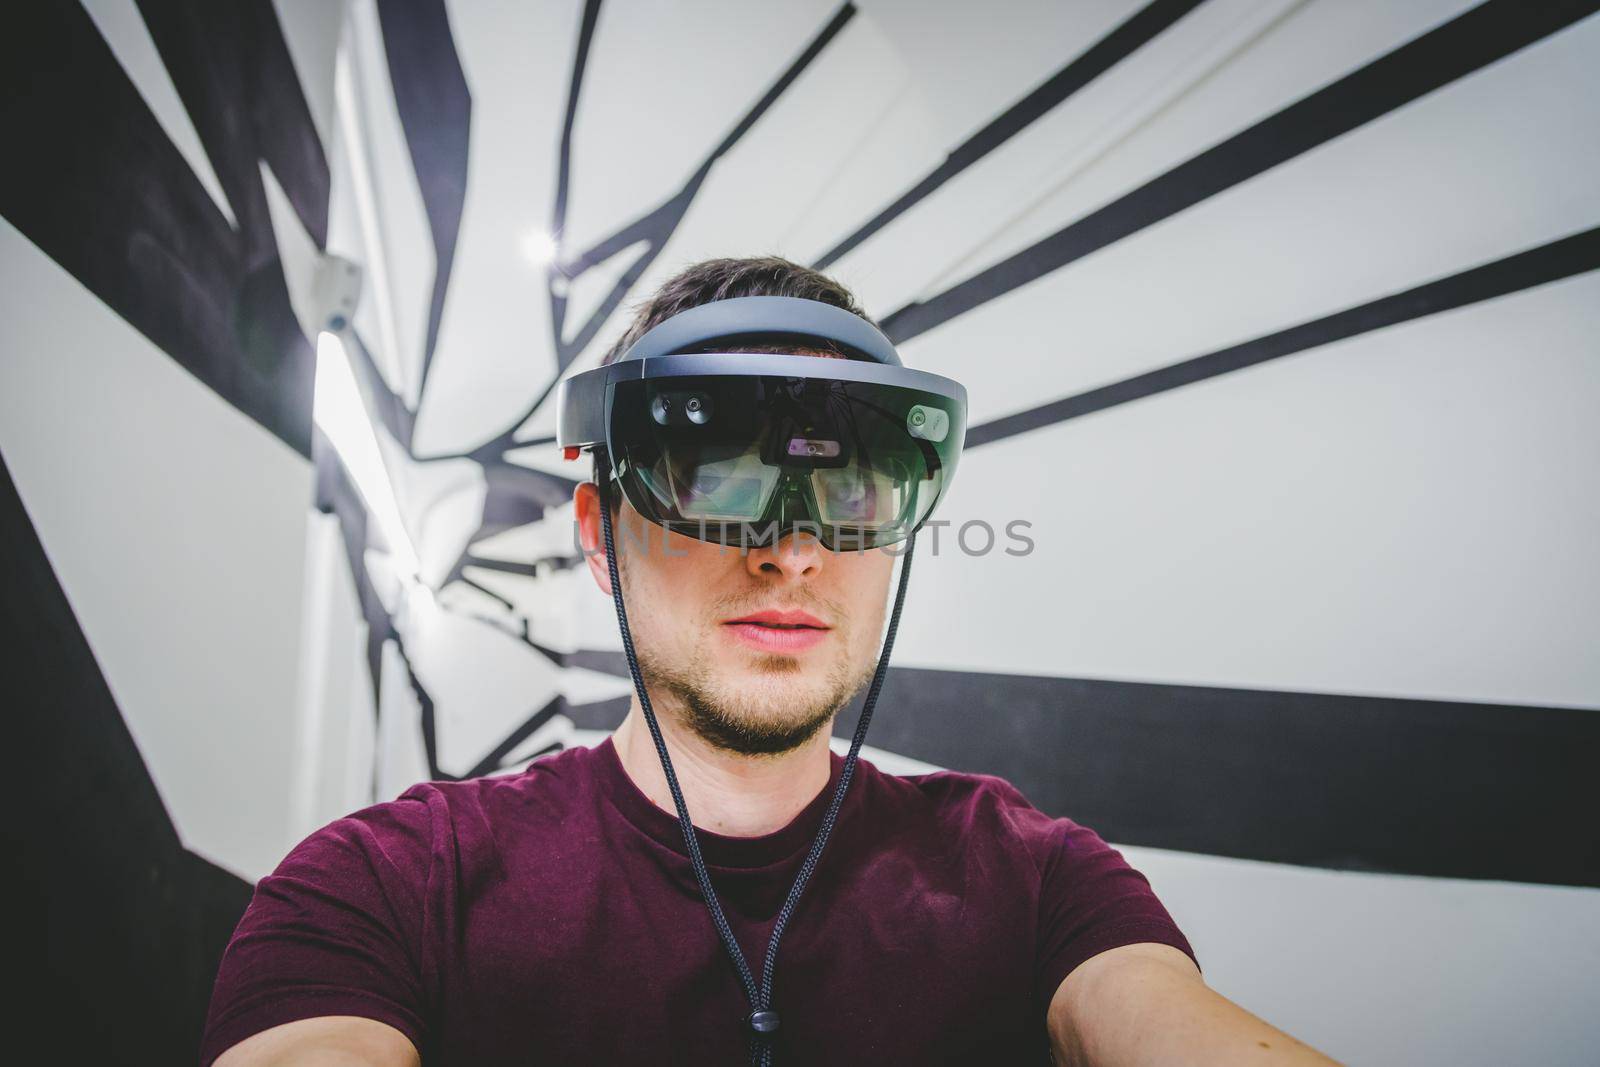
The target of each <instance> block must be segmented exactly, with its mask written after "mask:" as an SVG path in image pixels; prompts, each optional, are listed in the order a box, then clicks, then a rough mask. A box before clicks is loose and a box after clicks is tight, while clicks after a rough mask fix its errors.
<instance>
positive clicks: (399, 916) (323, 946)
mask: <svg viewBox="0 0 1600 1067" xmlns="http://www.w3.org/2000/svg"><path fill="white" fill-rule="evenodd" d="M432 808H433V804H432V803H431V801H430V798H429V796H428V794H427V793H426V787H414V788H413V789H411V790H408V791H407V792H406V794H404V795H403V796H401V797H400V798H399V799H397V800H394V801H390V802H389V803H386V804H379V805H376V806H374V807H371V808H367V809H364V810H362V811H358V812H356V813H354V814H353V815H348V816H346V817H344V818H342V819H338V820H336V821H334V822H332V823H329V824H328V825H327V826H324V827H323V828H322V829H320V830H318V831H316V832H315V833H313V834H312V835H311V836H310V837H308V838H306V839H305V840H304V841H302V842H300V843H299V844H298V845H296V846H295V847H294V849H293V850H292V851H291V852H290V853H289V855H288V856H286V857H285V858H284V860H283V862H282V863H280V864H279V865H278V867H277V869H276V870H274V871H273V872H272V873H271V874H269V875H267V876H266V877H265V878H263V879H261V881H260V882H258V883H257V884H256V888H255V893H254V895H253V896H252V898H251V901H250V905H249V907H248V908H246V909H245V913H244V917H243V918H242V919H240V920H239V925H238V927H237V928H236V929H235V930H234V934H233V938H232V940H231V941H229V943H228V946H227V948H226V950H225V951H224V952H223V956H222V963H221V966H220V967H219V968H218V972H217V979H216V984H215V986H214V987H213V989H212V995H211V1007H210V1011H209V1013H208V1015H207V1019H206V1027H205V1033H204V1036H203V1038H202V1040H201V1046H200V1064H201V1067H210V1064H211V1062H212V1061H213V1060H215V1059H216V1058H217V1057H218V1056H220V1055H221V1054H222V1053H223V1052H226V1051H227V1050H228V1049H229V1048H232V1047H233V1046H234V1045H236V1044H238V1043H239V1042H240V1041H243V1040H244V1039H245V1038H247V1037H249V1036H251V1035H252V1034H256V1033H259V1032H261V1031H262V1030H267V1029H270V1028H271V1027H274V1026H278V1025H281V1024H283V1023H287V1022H294V1021H296V1020H299V1019H309V1018H316V1017H319V1016H327V1015H359V1016H363V1017H365V1018H369V1019H376V1020H378V1021H379V1022H384V1023H387V1024H389V1025H390V1026H392V1027H394V1028H395V1029H397V1030H399V1031H400V1032H401V1033H403V1034H404V1035H405V1036H406V1037H407V1038H409V1039H410V1040H411V1043H412V1044H413V1045H415V1046H417V1047H418V1048H419V1049H420V1048H421V1047H422V1041H423V1031H424V1022H423V1020H424V1018H425V1015H426V1013H425V1011H424V1007H423V1000H424V988H423V981H422V973H423V970H422V968H423V960H422V953H423V914H424V908H425V900H424V894H425V892H426V887H427V885H428V884H429V882H428V879H429V874H430V871H431V869H432V867H433V864H434V852H435V849H434V832H433V827H434V825H435V822H436V818H437V816H436V815H435V812H434V811H433V810H432Z"/></svg>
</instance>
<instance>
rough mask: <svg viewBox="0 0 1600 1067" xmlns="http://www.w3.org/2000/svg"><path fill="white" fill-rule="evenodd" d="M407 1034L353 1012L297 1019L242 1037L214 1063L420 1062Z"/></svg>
mask: <svg viewBox="0 0 1600 1067" xmlns="http://www.w3.org/2000/svg"><path fill="white" fill-rule="evenodd" d="M421 1063H422V1059H421V1057H419V1056H418V1055H417V1049H416V1046H414V1045H412V1044H411V1042H410V1040H409V1039H408V1038H407V1037H406V1035H404V1034H402V1033H401V1032H400V1031H398V1030H396V1029H395V1028H394V1027H392V1026H390V1025H388V1024H387V1023H380V1022H378V1021H377V1020H376V1019H364V1018H361V1017H360V1016H356V1015H328V1016H322V1017H320V1018H316V1019H297V1020H296V1021H294V1022H292V1023H284V1024H282V1025H281V1026H274V1027H272V1028H271V1029H270V1030H263V1031H261V1032H260V1033H259V1034H253V1035H251V1036H250V1037H247V1038H245V1039H244V1040H243V1041H241V1042H239V1043H238V1044H237V1045H235V1046H233V1047H232V1048H230V1049H229V1050H228V1051H226V1052H224V1053H223V1054H222V1055H221V1056H219V1057H217V1062H216V1067H420V1064H421Z"/></svg>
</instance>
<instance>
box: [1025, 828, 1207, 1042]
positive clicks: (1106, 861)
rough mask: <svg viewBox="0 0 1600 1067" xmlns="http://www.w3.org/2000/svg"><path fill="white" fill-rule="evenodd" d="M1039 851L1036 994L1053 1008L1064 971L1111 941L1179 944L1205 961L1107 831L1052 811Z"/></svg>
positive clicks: (1112, 943)
mask: <svg viewBox="0 0 1600 1067" xmlns="http://www.w3.org/2000/svg"><path fill="white" fill-rule="evenodd" d="M1041 818H1042V819H1045V820H1047V821H1046V822H1045V823H1044V824H1043V829H1044V831H1045V832H1044V834H1043V839H1044V841H1045V842H1046V846H1047V847H1046V849H1045V851H1044V853H1043V854H1042V855H1041V856H1040V859H1039V867H1040V871H1039V876H1040V887H1039V944H1038V955H1037V965H1036V979H1035V996H1036V999H1037V1003H1038V1007H1039V1010H1040V1011H1041V1012H1043V1011H1046V1010H1048V1009H1049V1006H1050V1001H1051V999H1052V998H1053V997H1054V996H1055V993H1056V989H1057V988H1059V987H1060V985H1061V982H1062V980H1063V979H1065V978H1066V977H1067V975H1069V974H1071V973H1072V971H1073V970H1074V969H1075V968H1076V967H1077V966H1078V965H1079V964H1080V963H1083V962H1084V961H1085V960H1087V959H1089V958H1090V957H1091V956H1095V955H1098V954H1099V953H1101V952H1104V951H1106V950H1107V949H1112V948H1117V947H1118V946H1121V945H1132V944H1138V943H1141V942H1156V943H1159V944H1163V945H1171V946H1172V947H1173V948H1176V949H1178V950H1179V951H1181V952H1183V953H1185V954H1186V955H1187V956H1188V957H1189V958H1190V959H1192V960H1194V961H1195V966H1196V967H1198V966H1199V965H1200V961H1199V959H1198V958H1197V957H1196V956H1195V953H1194V949H1193V948H1191V947H1190V945H1189V941H1188V939H1187V938H1185V937H1184V936H1183V931H1181V930H1179V929H1178V924H1177V923H1176V922H1174V921H1173V919H1172V916H1171V915H1170V914H1169V913H1168V912H1167V909H1166V907H1165V906H1164V905H1163V904H1162V903H1161V901H1160V899H1158V898H1157V897H1156V894H1155V890H1153V889H1152V888H1151V887H1150V882H1149V880H1148V879H1146V878H1145V876H1144V875H1143V874H1142V873H1140V872H1139V871H1138V870H1136V869H1135V868H1134V867H1132V866H1131V865H1130V864H1129V863H1128V861H1127V860H1126V859H1124V858H1123V856H1122V853H1121V852H1119V851H1117V850H1116V849H1115V848H1113V847H1111V846H1110V845H1109V844H1107V843H1106V842H1105V841H1104V840H1103V839H1102V838H1101V837H1100V835H1099V834H1097V833H1095V832H1094V831H1093V830H1091V829H1089V828H1088V827H1087V826H1081V825H1079V824H1078V823H1075V822H1073V821H1072V820H1070V819H1065V818H1055V819H1050V818H1048V817H1047V816H1042V813H1041Z"/></svg>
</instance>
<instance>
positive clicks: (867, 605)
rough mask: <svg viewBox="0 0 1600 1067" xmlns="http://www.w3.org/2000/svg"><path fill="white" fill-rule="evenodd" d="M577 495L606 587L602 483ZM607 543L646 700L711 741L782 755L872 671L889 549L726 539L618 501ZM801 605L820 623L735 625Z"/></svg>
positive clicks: (823, 722) (607, 588)
mask: <svg viewBox="0 0 1600 1067" xmlns="http://www.w3.org/2000/svg"><path fill="white" fill-rule="evenodd" d="M617 495H620V494H617ZM574 503H575V506H576V516H577V521H578V526H579V535H580V538H581V540H582V543H583V546H584V550H585V552H586V553H588V560H589V569H590V571H591V572H592V573H593V575H594V578H595V581H596V583H598V584H599V586H600V588H601V590H602V591H603V592H604V593H605V594H606V595H607V596H610V595H611V576H610V572H609V569H608V566H607V563H606V559H605V555H604V549H605V536H604V533H603V532H602V530H601V526H600V499H599V492H598V489H597V487H596V486H595V485H594V484H593V483H591V482H585V483H583V484H581V485H579V486H578V488H577V492H576V494H575V496H574ZM612 539H613V544H614V545H615V547H616V550H617V565H618V568H619V570H620V571H621V575H622V595H623V603H624V606H625V607H626V608H627V613H628V629H629V632H631V633H632V634H633V642H634V650H635V652H636V653H637V654H638V658H639V669H640V672H641V673H642V674H643V675H644V680H645V684H646V685H647V686H648V687H649V690H650V698H651V702H652V706H653V707H654V708H655V709H656V711H657V712H658V713H664V714H675V715H677V716H678V717H679V718H680V719H681V720H682V722H683V723H684V725H685V726H687V727H688V728H689V729H691V730H693V731H694V732H695V733H696V734H698V735H699V736H700V737H701V738H703V739H704V740H706V741H707V742H709V743H711V744H713V745H715V746H717V747H719V748H724V749H728V750H730V751H735V752H740V753H743V754H747V755H758V754H772V753H781V752H787V751H790V750H792V749H794V748H796V747H797V746H799V745H801V744H803V743H804V742H806V741H807V740H809V739H811V738H812V737H814V736H815V735H816V733H817V732H818V731H819V730H823V729H826V728H827V727H828V725H829V723H830V722H831V720H832V718H833V716H834V714H835V713H836V712H837V711H838V710H839V709H840V708H841V707H842V706H843V705H844V704H845V703H846V702H848V701H849V699H850V698H851V697H852V696H853V695H854V694H855V693H856V692H857V691H858V690H859V689H861V688H862V687H863V686H864V685H866V684H867V683H868V682H869V681H871V679H872V672H873V670H874V669H875V668H876V667H877V661H878V654H879V652H880V651H881V649H880V637H881V635H882V632H883V623H884V616H885V613H886V611H887V610H888V590H889V580H890V576H891V573H892V571H893V569H894V559H895V557H894V556H893V555H891V554H890V552H888V551H885V550H883V549H867V550H865V551H859V552H849V551H847V552H830V551H828V550H827V549H825V548H823V547H822V546H821V544H820V543H818V541H817V540H816V538H815V537H813V536H811V535H810V534H807V533H798V534H789V535H786V536H785V537H784V538H783V539H782V540H781V541H779V542H778V543H777V544H775V545H769V546H767V547H764V548H747V549H740V548H739V547H737V546H732V547H727V546H722V545H717V544H712V543H710V542H706V541H701V540H699V539H697V538H693V537H686V536H684V535H681V534H676V533H670V532H668V531H666V530H663V529H662V528H661V527H659V526H657V525H655V524H654V523H651V522H650V521H649V520H647V519H645V518H644V517H643V516H642V515H640V514H639V513H638V512H637V511H635V510H634V508H633V506H632V505H631V504H629V503H627V502H626V501H623V502H622V505H621V508H620V510H619V511H618V512H617V514H616V517H615V519H614V524H613V529H612ZM796 610H798V611H802V612H805V613H806V614H808V615H809V616H811V617H812V619H813V620H815V621H816V622H817V623H819V624H820V626H819V627H818V628H816V629H802V630H793V629H783V628H778V627H772V626H765V625H760V624H757V623H738V622H736V620H739V619H743V618H745V617H747V616H750V615H755V614H758V613H761V612H765V611H776V612H793V611H796ZM663 705H666V706H663Z"/></svg>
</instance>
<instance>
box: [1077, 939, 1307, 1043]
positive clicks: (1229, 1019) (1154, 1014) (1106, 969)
mask: <svg viewBox="0 0 1600 1067" xmlns="http://www.w3.org/2000/svg"><path fill="white" fill-rule="evenodd" d="M1047 1023H1048V1028H1049V1031H1050V1051H1051V1054H1052V1055H1053V1057H1054V1059H1055V1062H1056V1063H1057V1064H1058V1065H1059V1067H1146V1065H1151V1067H1153V1065H1157V1064H1159V1065H1162V1067H1170V1065H1174V1064H1183V1065H1185V1067H1189V1065H1193V1067H1213V1065H1214V1067H1239V1065H1245V1067H1329V1065H1330V1064H1335V1065H1336V1061H1334V1060H1331V1059H1329V1058H1328V1057H1327V1056H1324V1055H1323V1054H1322V1053H1320V1052H1318V1051H1317V1050H1316V1049H1313V1048H1311V1047H1310V1046H1309V1045H1305V1044H1303V1043H1301V1042H1299V1041H1297V1040H1295V1039H1294V1038H1292V1037H1290V1036H1289V1035H1288V1034H1286V1033H1284V1032H1283V1031H1282V1030H1279V1029H1277V1028H1275V1027H1273V1026H1271V1025H1269V1024H1267V1023H1265V1022H1263V1021H1262V1020H1260V1019H1258V1018H1256V1017H1255V1016H1254V1015H1251V1014H1250V1013H1249V1012H1247V1011H1245V1010H1244V1009H1243V1008H1241V1007H1239V1006H1238V1005H1237V1004H1235V1003H1234V1002H1233V1001H1231V1000H1229V999H1228V998H1227V997H1224V996H1223V995H1222V994H1220V993H1218V992H1217V991H1216V990H1214V989H1212V988H1211V987H1210V986H1208V985H1206V983H1205V979H1203V978H1201V977H1200V972H1199V970H1197V969H1196V968H1195V965H1194V962H1193V961H1192V960H1190V959H1189V957H1188V956H1186V955H1184V954H1183V953H1182V952H1179V951H1178V950H1177V949H1175V948H1172V947H1171V946H1168V945H1158V944H1148V943H1141V944H1134V945H1123V946H1121V947H1119V948H1114V949H1110V950H1108V951H1106V952H1102V953H1100V954H1099V955H1097V956H1094V957H1091V958H1090V959H1088V960H1086V961H1084V962H1083V963H1082V964H1080V965H1079V966H1078V967H1076V968H1075V969H1074V970H1073V971H1072V973H1071V974H1069V975H1067V977H1066V978H1065V979H1063V980H1062V982H1061V985H1060V986H1059V987H1057V989H1056V992H1055V996H1054V997H1053V998H1052V999H1051V1001H1050V1011H1049V1016H1048V1020H1047Z"/></svg>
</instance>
